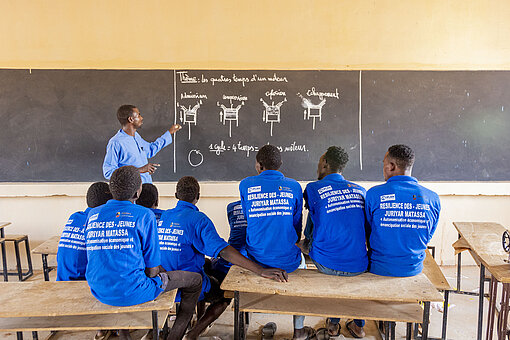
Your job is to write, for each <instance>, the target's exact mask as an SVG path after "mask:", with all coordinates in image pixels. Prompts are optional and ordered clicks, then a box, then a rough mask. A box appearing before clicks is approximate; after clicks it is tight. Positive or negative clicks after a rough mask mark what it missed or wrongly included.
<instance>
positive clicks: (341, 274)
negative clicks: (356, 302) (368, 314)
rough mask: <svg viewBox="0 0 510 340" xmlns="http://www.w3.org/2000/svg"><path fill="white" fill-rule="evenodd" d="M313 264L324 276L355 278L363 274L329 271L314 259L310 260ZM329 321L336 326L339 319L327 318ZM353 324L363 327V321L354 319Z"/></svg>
mask: <svg viewBox="0 0 510 340" xmlns="http://www.w3.org/2000/svg"><path fill="white" fill-rule="evenodd" d="M312 261H313V263H314V264H315V266H316V267H317V270H318V271H319V272H321V273H323V274H326V275H336V276H356V275H359V274H363V273H364V271H362V272H358V273H351V272H343V271H341V270H335V269H331V268H328V267H324V266H323V265H322V264H320V263H318V262H315V260H314V259H312ZM329 321H330V322H331V323H333V324H338V323H340V318H329ZM354 323H355V324H356V326H358V327H363V326H365V320H358V319H355V320H354Z"/></svg>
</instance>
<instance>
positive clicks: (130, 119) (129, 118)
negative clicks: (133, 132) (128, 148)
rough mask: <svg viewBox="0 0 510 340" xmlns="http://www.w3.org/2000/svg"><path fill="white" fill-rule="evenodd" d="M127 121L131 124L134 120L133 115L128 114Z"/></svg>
mask: <svg viewBox="0 0 510 340" xmlns="http://www.w3.org/2000/svg"><path fill="white" fill-rule="evenodd" d="M127 121H128V123H131V124H133V122H134V121H135V118H134V117H133V116H129V117H127Z"/></svg>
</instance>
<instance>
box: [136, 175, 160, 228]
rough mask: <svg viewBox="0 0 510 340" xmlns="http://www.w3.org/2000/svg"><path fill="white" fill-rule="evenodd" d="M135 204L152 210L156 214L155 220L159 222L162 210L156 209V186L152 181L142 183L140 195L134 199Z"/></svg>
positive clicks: (157, 199)
mask: <svg viewBox="0 0 510 340" xmlns="http://www.w3.org/2000/svg"><path fill="white" fill-rule="evenodd" d="M136 204H138V205H141V206H142V207H146V208H149V209H150V210H152V212H153V213H154V215H155V216H156V222H159V219H160V218H161V214H162V213H163V210H161V209H158V205H159V195H158V188H156V186H155V185H154V184H152V183H143V184H142V193H141V194H140V197H138V199H137V200H136Z"/></svg>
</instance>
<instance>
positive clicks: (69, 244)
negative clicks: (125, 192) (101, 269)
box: [57, 182, 112, 281]
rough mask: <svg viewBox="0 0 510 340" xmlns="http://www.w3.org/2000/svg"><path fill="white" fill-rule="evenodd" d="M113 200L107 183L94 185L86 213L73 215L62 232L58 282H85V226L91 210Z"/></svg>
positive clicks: (91, 188) (89, 193)
mask: <svg viewBox="0 0 510 340" xmlns="http://www.w3.org/2000/svg"><path fill="white" fill-rule="evenodd" d="M110 199H112V194H111V193H110V188H109V187H108V184H107V183H105V182H96V183H93V184H92V185H91V186H90V187H89V188H88V190H87V206H88V208H87V209H85V211H78V212H75V213H74V214H72V215H71V216H70V217H69V219H68V220H67V223H66V225H65V227H64V230H63V231H62V235H61V236H60V242H59V243H58V251H57V281H82V280H85V270H86V269H87V249H86V247H85V225H86V222H87V216H88V213H89V211H90V209H92V208H95V207H98V206H100V205H103V204H105V203H106V202H107V201H108V200H110Z"/></svg>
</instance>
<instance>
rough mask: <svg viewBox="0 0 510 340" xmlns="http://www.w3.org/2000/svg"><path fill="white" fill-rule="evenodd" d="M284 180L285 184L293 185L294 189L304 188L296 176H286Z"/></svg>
mask: <svg viewBox="0 0 510 340" xmlns="http://www.w3.org/2000/svg"><path fill="white" fill-rule="evenodd" d="M282 182H283V183H284V184H285V185H287V186H289V187H291V188H293V189H296V190H299V191H301V190H303V188H301V184H299V182H298V181H296V180H295V179H294V178H289V177H284V178H283V179H282Z"/></svg>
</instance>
